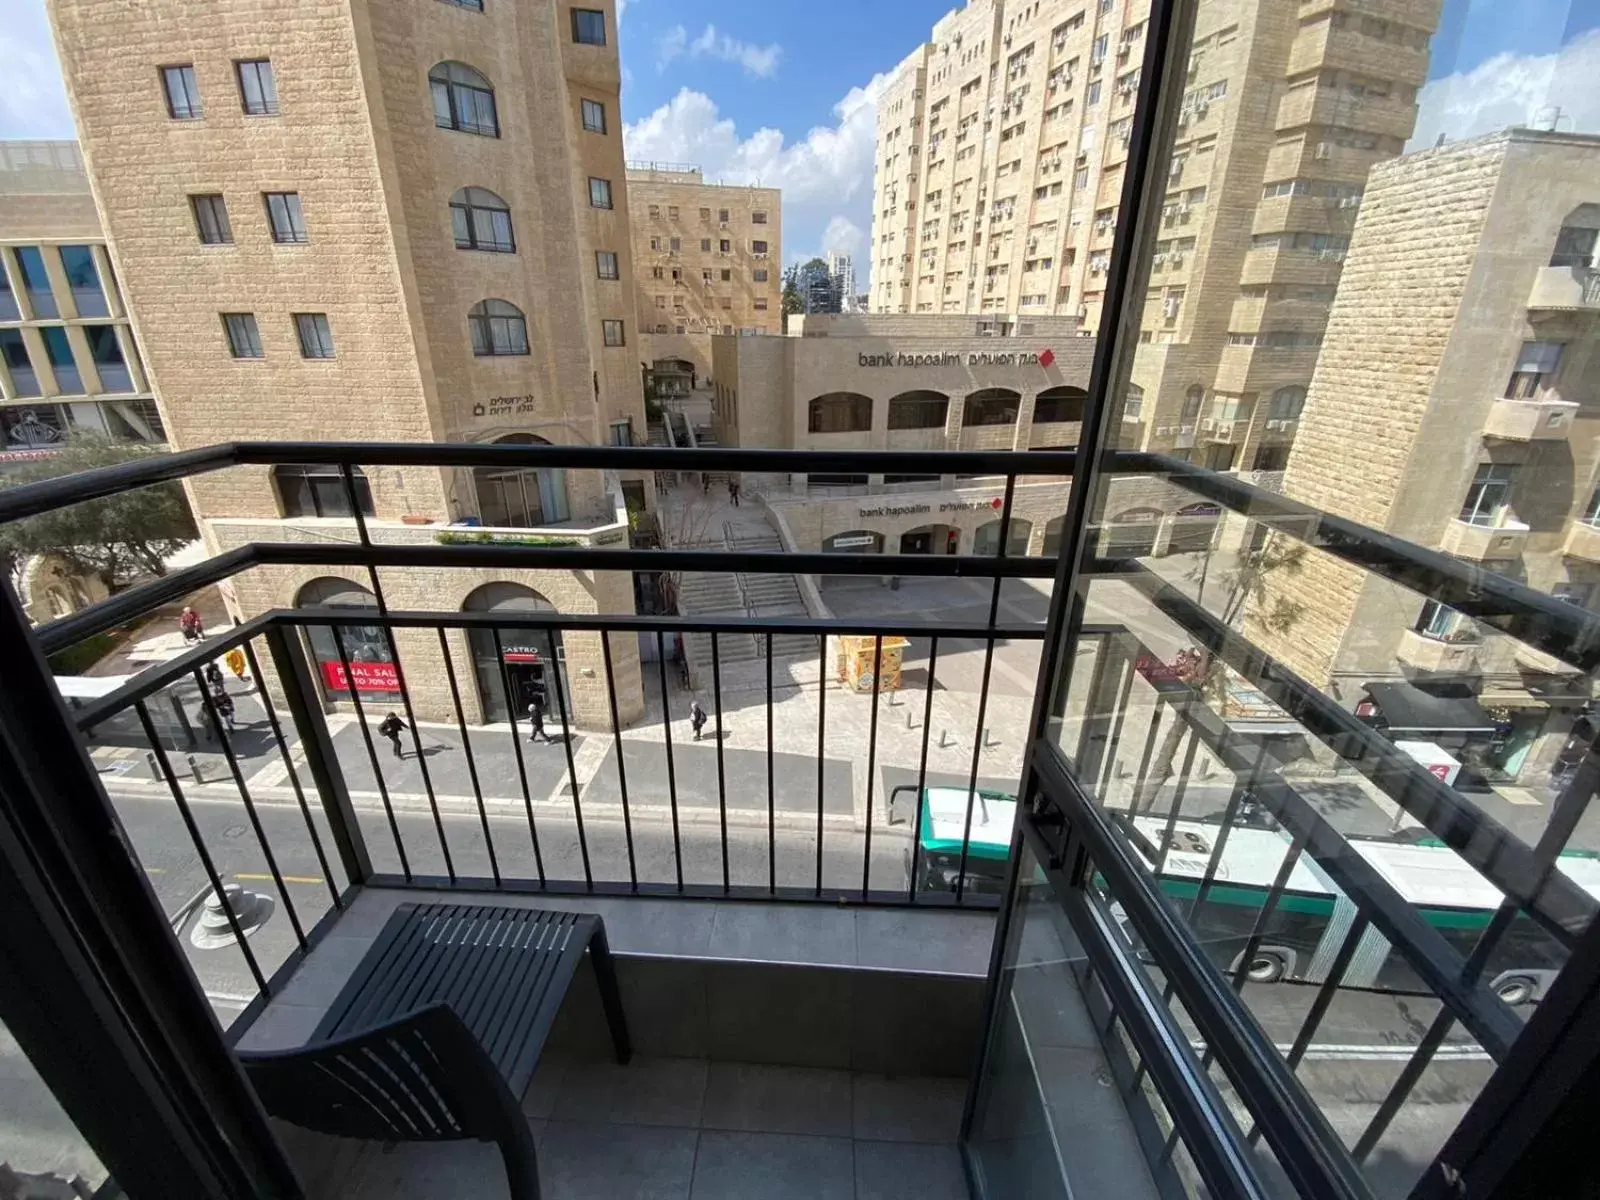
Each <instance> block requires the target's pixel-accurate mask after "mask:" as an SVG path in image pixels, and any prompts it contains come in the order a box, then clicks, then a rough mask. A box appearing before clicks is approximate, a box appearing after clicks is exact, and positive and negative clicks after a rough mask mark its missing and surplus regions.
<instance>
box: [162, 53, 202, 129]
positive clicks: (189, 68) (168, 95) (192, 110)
mask: <svg viewBox="0 0 1600 1200" xmlns="http://www.w3.org/2000/svg"><path fill="white" fill-rule="evenodd" d="M156 70H157V72H158V74H159V75H160V78H161V98H162V100H163V101H164V102H165V104H166V106H167V117H168V118H169V119H170V120H173V121H198V120H200V119H201V118H203V117H204V116H205V104H204V102H203V101H202V100H201V98H200V81H199V79H198V78H197V77H196V75H195V73H194V64H193V63H170V64H168V65H166V66H163V67H158V68H156ZM174 73H176V77H177V80H178V82H179V83H180V84H181V85H182V91H183V94H184V103H183V105H182V106H181V110H180V106H179V105H178V104H177V103H176V101H175V98H174V95H173V88H172V82H173V78H174Z"/></svg>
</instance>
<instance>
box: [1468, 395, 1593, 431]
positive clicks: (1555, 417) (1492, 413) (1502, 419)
mask: <svg viewBox="0 0 1600 1200" xmlns="http://www.w3.org/2000/svg"><path fill="white" fill-rule="evenodd" d="M1577 413H1578V405H1577V402H1576V401H1573V400H1563V399H1561V397H1560V396H1558V395H1557V394H1556V393H1555V392H1554V391H1546V392H1544V393H1543V394H1542V395H1540V396H1539V397H1538V398H1537V399H1533V400H1511V399H1504V398H1502V399H1498V400H1496V401H1495V402H1494V404H1493V406H1491V407H1490V409H1489V415H1488V416H1486V417H1485V418H1484V421H1483V436H1484V437H1486V438H1495V439H1498V440H1500V441H1507V442H1560V441H1565V440H1566V439H1567V438H1568V437H1569V436H1571V433H1572V422H1573V418H1574V417H1575V416H1577Z"/></svg>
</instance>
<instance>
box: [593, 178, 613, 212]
mask: <svg viewBox="0 0 1600 1200" xmlns="http://www.w3.org/2000/svg"><path fill="white" fill-rule="evenodd" d="M595 184H599V185H600V188H601V189H602V190H603V191H604V193H605V201H606V202H605V203H604V204H596V203H595V195H596V189H595ZM589 207H590V208H599V209H604V210H605V211H607V212H610V211H612V209H613V208H615V204H614V201H613V197H612V194H611V180H609V179H603V178H601V177H600V176H599V175H591V176H589Z"/></svg>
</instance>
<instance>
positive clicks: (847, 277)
mask: <svg viewBox="0 0 1600 1200" xmlns="http://www.w3.org/2000/svg"><path fill="white" fill-rule="evenodd" d="M828 274H829V275H830V276H831V277H832V278H833V286H834V290H836V291H837V292H838V293H839V305H840V308H841V310H842V311H844V312H853V311H855V305H856V264H855V260H854V259H852V258H851V257H850V255H848V254H845V253H844V252H843V251H840V250H829V251H828Z"/></svg>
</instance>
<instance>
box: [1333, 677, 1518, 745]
mask: <svg viewBox="0 0 1600 1200" xmlns="http://www.w3.org/2000/svg"><path fill="white" fill-rule="evenodd" d="M1364 686H1365V687H1366V689H1367V694H1368V695H1369V696H1371V697H1372V701H1373V703H1374V704H1376V705H1377V706H1378V710H1379V711H1380V712H1381V713H1383V719H1384V723H1385V724H1386V725H1387V726H1388V729H1389V732H1390V733H1485V734H1487V733H1496V732H1498V731H1499V728H1500V727H1499V725H1498V724H1497V723H1496V722H1495V719H1494V718H1493V717H1491V716H1490V715H1489V714H1488V713H1486V712H1484V711H1483V706H1482V705H1481V704H1479V703H1478V701H1477V698H1476V697H1475V696H1473V694H1472V692H1471V690H1470V689H1469V688H1467V686H1466V685H1465V684H1445V685H1441V686H1439V687H1438V688H1437V689H1436V690H1434V691H1423V689H1421V688H1419V687H1418V686H1417V685H1416V684H1414V683H1368V684H1365V685H1364Z"/></svg>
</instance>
